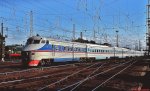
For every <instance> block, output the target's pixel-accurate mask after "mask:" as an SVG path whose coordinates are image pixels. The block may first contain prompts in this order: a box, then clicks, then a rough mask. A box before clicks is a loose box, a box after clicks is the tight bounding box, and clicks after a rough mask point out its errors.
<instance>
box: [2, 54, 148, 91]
mask: <svg viewBox="0 0 150 91" xmlns="http://www.w3.org/2000/svg"><path fill="white" fill-rule="evenodd" d="M149 66H150V58H148V57H140V58H128V59H120V60H109V59H107V60H103V61H95V62H76V63H54V64H53V65H51V66H48V67H36V68H23V67H22V65H21V62H1V63H0V91H10V90H11V91H150V68H149Z"/></svg>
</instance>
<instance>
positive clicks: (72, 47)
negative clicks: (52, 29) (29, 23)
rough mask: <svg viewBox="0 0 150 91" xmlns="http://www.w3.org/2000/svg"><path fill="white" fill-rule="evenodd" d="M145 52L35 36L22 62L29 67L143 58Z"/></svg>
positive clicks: (28, 45)
mask: <svg viewBox="0 0 150 91" xmlns="http://www.w3.org/2000/svg"><path fill="white" fill-rule="evenodd" d="M143 54H144V52H143V51H134V50H130V49H125V48H118V47H108V46H103V45H97V44H88V43H77V42H68V41H60V40H54V39H51V38H43V37H40V36H33V37H30V38H29V39H28V40H27V43H26V45H25V47H24V48H23V51H22V61H23V63H25V64H27V65H28V66H38V65H39V64H43V62H44V63H51V62H64V61H79V60H85V59H106V58H110V57H119V58H125V57H127V56H128V57H130V56H143Z"/></svg>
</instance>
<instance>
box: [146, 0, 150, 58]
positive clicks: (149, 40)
mask: <svg viewBox="0 0 150 91" xmlns="http://www.w3.org/2000/svg"><path fill="white" fill-rule="evenodd" d="M146 36H147V38H146V41H147V51H148V56H149V54H150V0H148V5H147V35H146Z"/></svg>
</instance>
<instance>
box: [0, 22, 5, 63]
mask: <svg viewBox="0 0 150 91" xmlns="http://www.w3.org/2000/svg"><path fill="white" fill-rule="evenodd" d="M3 29H4V27H3V22H2V23H1V34H0V49H1V50H0V59H1V61H4V56H5V43H4V41H5V37H4V36H3Z"/></svg>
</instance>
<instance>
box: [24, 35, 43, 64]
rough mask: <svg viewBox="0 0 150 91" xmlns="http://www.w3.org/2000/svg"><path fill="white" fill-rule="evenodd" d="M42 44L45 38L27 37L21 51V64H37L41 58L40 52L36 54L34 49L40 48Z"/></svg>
mask: <svg viewBox="0 0 150 91" xmlns="http://www.w3.org/2000/svg"><path fill="white" fill-rule="evenodd" d="M41 42H43V43H41ZM44 45H45V39H44V38H42V37H40V36H33V37H30V38H28V40H27V42H26V45H25V46H24V48H23V50H22V53H21V55H22V64H23V66H38V65H39V63H40V60H41V58H40V54H38V52H36V51H37V50H39V49H40V48H42V47H43V46H44Z"/></svg>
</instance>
